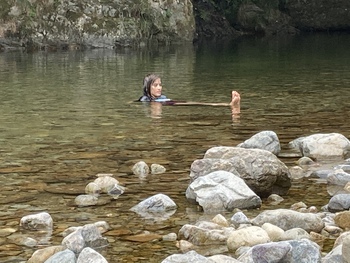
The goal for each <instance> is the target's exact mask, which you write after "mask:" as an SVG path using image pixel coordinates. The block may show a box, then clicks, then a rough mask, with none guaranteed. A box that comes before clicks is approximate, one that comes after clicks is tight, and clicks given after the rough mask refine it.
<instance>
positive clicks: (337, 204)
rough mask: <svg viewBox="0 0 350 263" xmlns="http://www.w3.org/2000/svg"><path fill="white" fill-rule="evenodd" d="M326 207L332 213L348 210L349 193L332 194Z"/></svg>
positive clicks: (349, 205)
mask: <svg viewBox="0 0 350 263" xmlns="http://www.w3.org/2000/svg"><path fill="white" fill-rule="evenodd" d="M327 209H328V210H329V211H330V212H332V213H335V212H340V211H344V210H349V209H350V194H338V195H335V196H333V197H332V198H331V199H330V200H329V202H328V205H327Z"/></svg>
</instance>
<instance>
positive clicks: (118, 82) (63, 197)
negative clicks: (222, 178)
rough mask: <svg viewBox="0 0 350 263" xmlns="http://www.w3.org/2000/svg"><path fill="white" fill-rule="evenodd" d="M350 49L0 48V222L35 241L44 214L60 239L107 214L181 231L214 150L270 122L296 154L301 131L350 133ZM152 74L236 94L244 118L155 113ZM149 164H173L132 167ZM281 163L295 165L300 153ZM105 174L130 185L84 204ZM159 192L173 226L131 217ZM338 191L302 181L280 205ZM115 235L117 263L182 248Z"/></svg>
mask: <svg viewBox="0 0 350 263" xmlns="http://www.w3.org/2000/svg"><path fill="white" fill-rule="evenodd" d="M349 43H350V36H349V35H313V36H297V37H293V38H288V39H270V40H261V39H245V40H239V41H235V42H227V43H219V44H215V45H214V44H201V45H200V46H186V47H169V48H164V49H160V50H142V51H140V52H136V51H120V52H119V51H118V52H115V51H101V50H93V51H87V52H62V53H34V54H25V53H19V52H14V53H2V54H0V98H1V103H0V146H1V147H0V185H1V192H0V200H1V201H0V207H1V212H0V229H5V228H8V227H12V228H15V229H17V232H16V233H15V234H14V235H17V234H20V236H21V235H25V234H26V233H23V232H21V230H20V229H19V228H18V225H19V220H20V218H21V217H22V216H25V215H28V214H32V213H36V212H38V211H47V212H49V213H50V214H51V215H52V217H53V219H54V232H53V235H52V238H50V240H49V243H50V244H54V245H57V244H59V243H60V242H61V240H62V237H61V236H60V232H61V231H62V230H64V229H65V228H67V227H69V226H78V225H83V224H87V223H92V222H95V221H99V220H105V221H107V222H108V223H109V224H110V225H111V227H112V228H113V229H114V230H128V231H129V233H133V234H137V233H141V232H142V231H145V230H147V231H150V232H152V233H157V234H161V235H163V234H168V233H170V232H175V233H177V231H178V229H179V228H180V227H181V226H182V225H183V224H185V223H193V222H195V221H196V220H197V219H198V218H201V217H202V216H203V215H202V212H200V211H198V210H197V207H196V206H194V205H191V204H189V203H187V201H186V199H185V196H184V192H185V190H186V188H187V186H188V182H189V180H188V174H189V168H190V165H191V163H192V162H193V161H194V160H195V159H197V158H202V157H203V154H204V153H205V151H206V150H207V149H208V148H210V147H212V146H218V145H228V146H235V145H237V144H238V143H240V142H242V141H244V140H246V139H247V138H249V137H250V136H252V135H254V134H255V133H257V132H259V131H262V130H273V131H275V132H276V133H277V134H278V136H279V139H280V141H281V144H282V149H283V150H282V152H286V153H288V149H287V147H286V145H287V143H288V142H289V141H291V140H293V139H295V138H298V137H300V136H305V135H310V134H313V133H319V132H322V133H327V132H339V133H342V134H343V135H345V136H346V137H348V138H349V137H350V132H349V128H350V124H349V121H348V120H349V106H348V104H349V96H350V74H349V73H350V63H349V61H350V50H349V48H348V44H349ZM149 72H155V73H158V74H160V75H161V76H162V81H163V88H164V93H165V94H166V95H167V96H168V97H170V98H173V99H179V100H191V101H203V102H229V100H230V92H231V90H233V89H235V90H238V91H239V92H240V93H241V96H242V108H243V110H242V114H241V117H240V118H239V119H238V120H234V121H232V119H231V116H230V109H229V108H227V107H209V106H188V107H187V106H185V107H172V106H165V107H163V108H162V109H161V114H160V115H159V113H158V116H156V118H154V117H152V114H151V109H150V108H149V107H147V106H146V107H145V106H144V105H141V104H138V103H132V101H133V100H135V99H137V98H138V97H139V96H141V95H142V91H141V86H142V79H143V76H144V75H146V74H147V73H149ZM139 160H144V161H146V162H147V163H148V164H149V165H151V164H152V163H159V164H162V165H164V166H165V167H166V168H167V172H166V173H165V174H162V175H154V176H149V178H147V180H142V181H141V180H140V179H139V178H137V177H135V176H134V175H132V172H131V167H132V166H133V165H134V164H135V163H136V162H137V161H139ZM282 161H284V162H285V163H286V164H287V165H288V166H293V165H295V163H294V162H295V161H296V159H294V158H282ZM97 173H112V174H114V176H115V177H116V178H117V179H118V180H119V181H120V182H121V183H122V184H123V185H124V186H126V187H127V190H126V192H125V193H124V194H123V195H122V196H121V197H120V198H119V199H117V200H112V201H110V202H107V204H104V205H100V206H95V207H85V208H77V207H75V206H74V205H73V201H74V198H75V197H76V196H77V195H78V194H80V193H84V188H85V186H86V184H88V183H89V182H91V181H93V180H94V178H95V175H96V174H97ZM160 192H161V193H165V194H167V195H169V196H170V197H171V198H172V199H173V200H174V201H175V202H176V203H177V205H178V206H179V208H178V210H177V211H176V213H175V214H174V215H173V216H172V217H171V218H170V219H169V220H166V221H164V222H160V223H159V222H152V221H149V220H148V221H146V220H143V219H142V218H140V217H138V216H137V215H136V214H134V213H133V212H130V211H129V209H130V208H131V207H132V206H133V205H135V204H137V203H138V202H140V201H141V200H143V199H144V198H146V197H149V196H151V195H154V194H157V193H160ZM329 198H330V196H329V195H328V194H327V190H326V186H325V185H324V184H317V183H315V182H310V181H307V180H306V181H305V180H304V181H296V182H294V183H293V187H292V189H291V191H290V193H289V194H288V196H285V201H284V202H283V203H282V204H280V206H279V207H285V208H289V207H290V205H291V204H293V203H295V202H299V201H303V202H305V203H306V204H307V205H308V206H311V205H315V206H317V207H318V208H321V206H323V205H325V204H327V203H328V200H329ZM270 208H275V207H269V206H268V205H267V204H264V205H263V207H262V209H270ZM260 211H261V210H260ZM260 211H249V212H247V214H248V215H250V216H254V215H256V214H257V213H259V212H260ZM225 216H226V217H227V218H230V217H231V216H232V213H227V214H226V215H225ZM14 235H12V238H11V236H7V237H6V236H3V237H0V261H1V262H20V261H26V260H27V259H28V258H29V257H30V256H31V254H32V253H33V252H34V251H35V250H36V249H37V247H35V248H30V247H26V246H23V245H19V244H18V242H16V241H14V238H13V236H14ZM107 237H108V239H109V241H110V246H109V247H108V248H106V249H105V250H103V251H102V252H101V253H102V254H103V255H104V256H105V257H106V259H107V260H108V261H109V262H160V261H161V260H162V259H164V258H165V257H166V256H168V255H170V254H173V253H176V252H178V250H177V248H176V247H175V244H174V243H172V242H161V241H159V242H146V243H133V242H129V241H125V240H123V237H122V236H109V235H108V236H107ZM44 243H45V242H44ZM43 245H47V244H43Z"/></svg>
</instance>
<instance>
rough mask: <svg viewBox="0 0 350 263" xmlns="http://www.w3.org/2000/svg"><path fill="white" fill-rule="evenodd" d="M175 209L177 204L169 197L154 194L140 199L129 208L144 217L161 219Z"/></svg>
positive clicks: (165, 217) (171, 213)
mask: <svg viewBox="0 0 350 263" xmlns="http://www.w3.org/2000/svg"><path fill="white" fill-rule="evenodd" d="M176 209H177V205H176V204H175V202H174V201H173V200H172V199H171V198H170V197H168V196H167V195H164V194H156V195H153V196H151V197H149V198H147V199H145V200H143V201H141V202H140V203H138V204H137V205H135V206H133V207H132V208H131V209H130V210H131V211H133V212H135V213H137V214H139V215H140V216H142V217H144V218H146V219H153V220H160V221H162V220H165V219H167V218H169V217H170V216H172V215H173V214H174V213H175V212H176Z"/></svg>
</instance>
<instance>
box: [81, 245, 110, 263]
mask: <svg viewBox="0 0 350 263" xmlns="http://www.w3.org/2000/svg"><path fill="white" fill-rule="evenodd" d="M77 263H108V261H107V260H106V259H105V258H104V257H103V256H102V255H101V254H100V253H98V252H97V251H95V250H93V249H92V248H90V247H86V248H84V249H83V250H82V251H81V252H80V254H79V257H78V260H77Z"/></svg>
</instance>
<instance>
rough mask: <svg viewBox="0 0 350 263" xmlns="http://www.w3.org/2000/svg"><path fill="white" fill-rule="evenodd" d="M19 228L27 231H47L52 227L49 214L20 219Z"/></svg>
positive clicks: (44, 213)
mask: <svg viewBox="0 0 350 263" xmlns="http://www.w3.org/2000/svg"><path fill="white" fill-rule="evenodd" d="M20 226H21V227H23V228H24V229H28V230H48V229H52V227H53V220H52V217H51V215H50V214H49V213H46V212H41V213H38V214H33V215H27V216H24V217H22V218H21V221H20Z"/></svg>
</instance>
